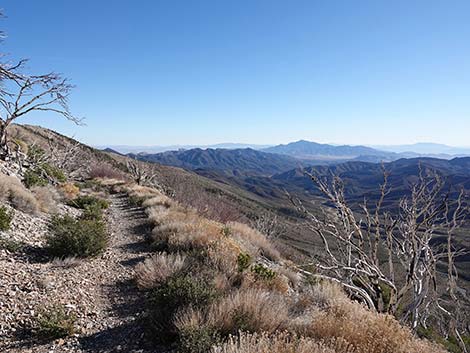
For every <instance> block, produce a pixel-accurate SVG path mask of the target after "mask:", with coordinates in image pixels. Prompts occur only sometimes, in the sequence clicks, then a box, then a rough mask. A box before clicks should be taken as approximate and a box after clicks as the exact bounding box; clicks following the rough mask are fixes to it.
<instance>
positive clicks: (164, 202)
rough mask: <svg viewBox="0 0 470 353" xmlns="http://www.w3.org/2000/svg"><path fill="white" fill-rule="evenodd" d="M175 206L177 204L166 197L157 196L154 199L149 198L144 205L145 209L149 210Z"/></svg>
mask: <svg viewBox="0 0 470 353" xmlns="http://www.w3.org/2000/svg"><path fill="white" fill-rule="evenodd" d="M174 205H175V202H174V201H173V200H172V199H170V198H169V197H168V196H165V195H155V196H153V197H152V198H149V199H147V200H145V201H144V202H143V203H142V207H144V208H149V207H153V206H164V207H167V208H169V207H171V206H174Z"/></svg>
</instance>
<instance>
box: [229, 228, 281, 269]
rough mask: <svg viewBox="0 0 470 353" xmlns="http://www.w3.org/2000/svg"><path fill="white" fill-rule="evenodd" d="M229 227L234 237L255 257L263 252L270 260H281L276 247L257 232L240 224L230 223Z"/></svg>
mask: <svg viewBox="0 0 470 353" xmlns="http://www.w3.org/2000/svg"><path fill="white" fill-rule="evenodd" d="M227 226H228V227H229V229H230V231H231V233H232V236H233V237H234V238H235V239H237V240H239V241H240V242H241V243H242V244H244V245H245V246H246V247H247V249H248V250H249V251H250V253H251V254H252V255H253V256H256V254H257V252H261V254H262V255H264V256H266V257H267V258H268V259H270V260H274V261H278V260H279V259H280V258H281V255H280V253H279V251H277V249H276V248H275V247H274V245H273V244H272V243H271V242H270V241H269V240H268V239H267V238H266V237H265V236H264V235H263V234H261V233H260V232H258V231H257V230H255V229H253V228H250V227H249V226H247V225H246V224H243V223H238V222H230V223H228V224H227Z"/></svg>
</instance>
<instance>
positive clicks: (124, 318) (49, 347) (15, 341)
mask: <svg viewBox="0 0 470 353" xmlns="http://www.w3.org/2000/svg"><path fill="white" fill-rule="evenodd" d="M110 201H111V206H110V208H109V209H108V211H107V223H108V232H109V233H110V240H109V246H108V248H107V250H106V251H105V253H103V254H102V255H101V256H100V257H98V258H96V259H91V260H85V261H83V262H82V263H80V264H79V265H78V266H76V267H71V268H64V267H60V266H54V264H52V263H50V262H41V261H37V262H35V261H31V260H30V259H18V260H17V261H14V262H11V261H5V263H0V266H1V269H2V271H5V273H6V274H7V275H8V274H10V275H11V278H12V283H13V282H14V283H15V286H14V287H13V286H10V285H9V283H6V282H5V283H3V284H5V287H6V288H7V291H10V289H11V288H17V289H18V290H17V291H16V292H15V293H12V294H11V295H12V296H13V297H11V296H9V297H7V299H6V302H7V304H9V302H8V301H9V300H10V299H11V298H13V300H15V301H16V302H13V303H12V304H11V305H12V306H15V307H19V308H21V305H23V304H25V303H26V305H27V307H25V309H22V310H23V311H24V310H26V309H27V308H28V307H29V308H34V307H35V306H36V305H38V304H41V303H44V302H51V301H52V302H59V303H61V304H63V305H65V306H66V307H67V308H71V310H72V311H74V312H76V313H77V316H78V320H77V324H78V326H79V333H78V334H76V335H75V336H74V337H69V338H66V339H60V340H56V341H54V342H47V343H38V342H37V341H35V340H34V339H31V337H28V334H27V333H23V334H21V332H16V334H15V335H14V336H13V338H9V339H5V340H3V342H2V340H1V339H0V351H7V352H39V353H42V352H48V353H52V352H155V349H151V348H148V349H147V348H145V346H146V344H145V341H146V339H145V337H144V332H145V330H144V329H143V323H142V321H143V320H142V318H141V317H140V314H141V313H142V312H143V310H142V305H143V302H142V293H139V291H138V289H137V288H136V286H135V284H134V282H133V268H134V266H135V265H136V264H137V263H139V262H140V261H142V260H143V259H144V258H145V257H146V256H148V245H147V243H146V236H147V234H148V232H149V231H150V230H151V229H150V227H149V225H148V224H147V217H146V215H145V214H144V212H143V210H142V209H140V208H132V207H130V206H129V204H128V199H127V197H126V196H125V195H124V194H116V195H111V196H110ZM9 265H11V266H10V267H8V266H9ZM18 273H20V274H22V275H21V277H20V278H18ZM23 282H24V285H23V284H22V283H23ZM44 283H46V284H44ZM18 284H19V285H18ZM25 286H27V287H28V288H27V290H26V291H25V292H23V290H22V289H23V288H24V287H25ZM8 293H9V292H8ZM0 299H2V298H0ZM0 302H1V301H0ZM0 304H2V303H0ZM17 304H18V305H19V306H18V305H17ZM2 309H3V308H2ZM29 336H31V335H29Z"/></svg>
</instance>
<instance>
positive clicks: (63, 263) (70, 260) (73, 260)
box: [51, 256, 83, 268]
mask: <svg viewBox="0 0 470 353" xmlns="http://www.w3.org/2000/svg"><path fill="white" fill-rule="evenodd" d="M82 262H83V259H80V258H78V257H75V256H68V257H65V258H59V257H58V258H55V259H54V260H52V262H51V265H52V266H54V267H63V268H73V267H77V266H80V265H81V264H82Z"/></svg>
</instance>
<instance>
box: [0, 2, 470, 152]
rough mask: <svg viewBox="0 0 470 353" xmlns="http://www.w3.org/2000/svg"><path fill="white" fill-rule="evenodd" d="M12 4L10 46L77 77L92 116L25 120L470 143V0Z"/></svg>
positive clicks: (102, 134) (241, 135) (120, 137)
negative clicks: (73, 119)
mask: <svg viewBox="0 0 470 353" xmlns="http://www.w3.org/2000/svg"><path fill="white" fill-rule="evenodd" d="M3 11H4V12H5V15H6V18H5V19H2V29H5V31H6V34H7V38H6V39H5V40H4V41H3V43H2V44H1V45H2V47H3V48H2V50H3V52H7V53H11V55H12V56H11V57H9V59H11V60H13V61H14V59H19V58H30V59H31V60H30V61H29V62H28V65H27V66H28V69H29V70H30V71H31V72H34V73H44V72H48V71H56V72H60V73H63V74H64V75H65V76H66V77H69V78H70V79H71V81H72V83H74V84H75V85H76V88H75V89H74V90H73V92H72V94H71V97H70V106H71V109H72V111H73V112H74V114H75V115H77V116H84V117H86V124H87V126H83V127H77V126H74V125H73V124H71V123H70V122H67V121H65V120H63V119H60V118H59V117H56V116H52V115H47V114H40V115H39V114H31V115H28V117H27V118H25V119H18V121H17V122H18V123H30V124H39V125H42V126H46V127H50V128H52V129H54V130H57V131H59V132H61V133H64V134H66V135H69V136H71V135H73V136H75V137H77V138H79V139H80V140H81V141H83V142H85V143H88V144H93V145H103V144H110V145H119V144H120V145H123V144H128V145H163V146H165V145H177V144H190V145H201V144H213V143H220V142H221V141H222V142H224V141H241V142H242V143H256V144H263V145H266V144H277V143H288V142H291V141H296V140H299V139H305V140H311V141H316V142H320V143H335V144H348V145H391V144H399V145H402V144H412V143H415V142H417V141H433V142H435V143H442V144H446V145H453V146H464V145H468V144H469V142H467V141H468V131H470V99H468V93H469V90H468V89H469V87H470V61H469V60H468V58H469V57H470V42H469V41H468V38H470V22H469V21H468V13H470V2H468V1H463V0H458V1H452V2H438V1H424V0H418V1H413V2H409V1H404V0H400V1H394V2H378V1H372V0H369V1H361V2H347V1H339V2H330V1H307V0H296V1H293V2H285V1H277V0H275V1H267V0H256V1H252V0H250V1H248V0H242V1H237V2H220V1H216V0H208V1H203V2H191V1H182V0H176V1H171V2H161V1H156V2H153V1H152V2H137V3H136V2H130V1H126V0H116V1H99V2H98V1H91V0H84V1H80V2H69V1H60V0H50V1H47V2H28V4H27V6H26V5H25V2H19V1H6V2H5V4H4V5H3ZM45 19H48V20H45ZM49 19H50V20H49ZM84 23H86V25H85V26H84ZM25 24H27V25H25ZM58 28H60V31H58V30H57V29H58Z"/></svg>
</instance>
